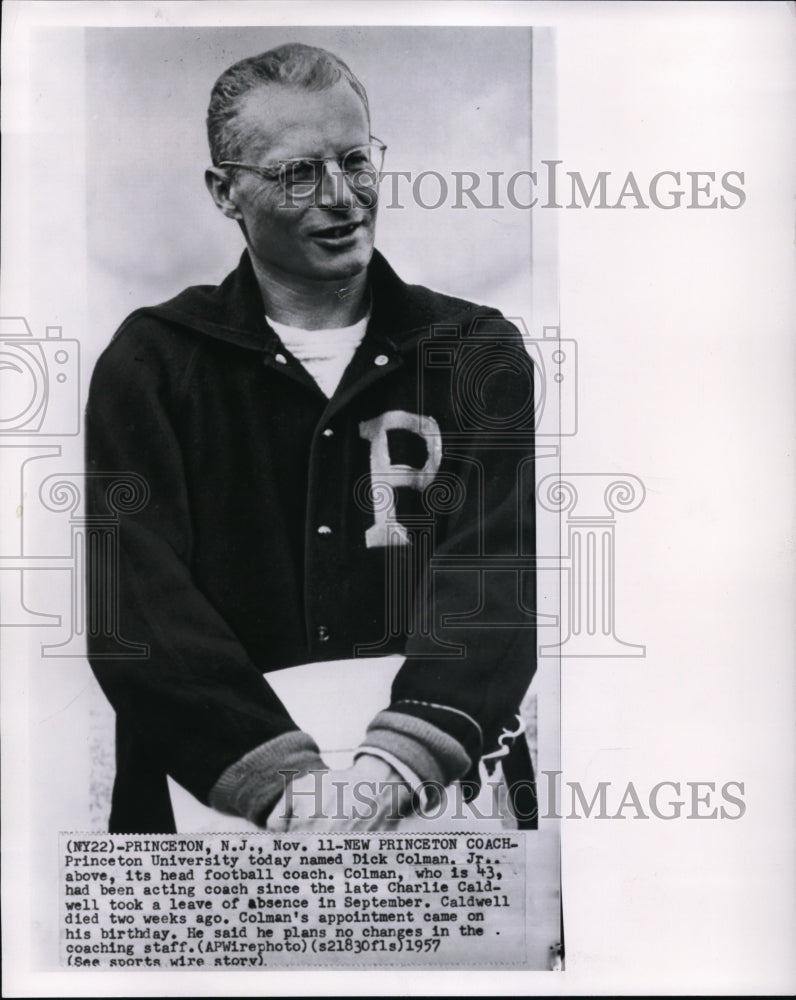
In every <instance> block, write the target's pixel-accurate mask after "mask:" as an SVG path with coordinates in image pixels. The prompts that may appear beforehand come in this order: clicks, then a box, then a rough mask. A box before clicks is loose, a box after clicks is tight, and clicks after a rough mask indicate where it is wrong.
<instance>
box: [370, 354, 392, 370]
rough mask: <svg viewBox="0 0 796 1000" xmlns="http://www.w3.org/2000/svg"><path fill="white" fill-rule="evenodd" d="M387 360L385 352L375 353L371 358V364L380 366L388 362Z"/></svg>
mask: <svg viewBox="0 0 796 1000" xmlns="http://www.w3.org/2000/svg"><path fill="white" fill-rule="evenodd" d="M389 360H390V359H389V358H388V357H387V355H386V354H377V355H376V357H375V358H374V359H373V364H374V365H378V366H379V367H381V366H382V365H386V364H388V362H389Z"/></svg>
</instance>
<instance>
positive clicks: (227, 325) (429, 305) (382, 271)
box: [141, 250, 477, 351]
mask: <svg viewBox="0 0 796 1000" xmlns="http://www.w3.org/2000/svg"><path fill="white" fill-rule="evenodd" d="M368 270H369V279H370V283H371V291H372V297H373V309H372V314H371V322H370V324H369V326H368V334H367V336H368V338H369V339H370V338H374V339H376V340H383V341H385V342H386V343H387V344H389V345H390V346H391V347H392V348H393V349H394V350H400V349H401V348H402V347H403V346H408V344H410V343H412V342H413V341H414V340H415V339H416V337H417V335H418V334H419V333H420V332H421V331H424V330H427V329H428V327H429V326H430V325H431V324H433V323H435V322H445V324H446V325H447V324H452V323H456V322H457V321H460V322H461V321H464V320H465V319H466V318H467V317H468V315H469V316H470V317H472V313H473V310H475V309H476V308H477V307H476V306H475V305H474V304H473V303H470V302H466V301H464V300H462V299H455V298H452V297H450V296H447V295H442V294H440V293H438V292H433V291H431V290H430V289H428V288H424V287H423V286H422V285H409V284H406V283H405V282H403V281H402V280H401V279H400V278H399V277H398V275H397V274H396V273H395V271H393V269H392V268H391V267H390V265H389V264H388V263H387V261H386V260H385V259H384V257H383V256H382V255H381V254H380V253H379V252H378V250H376V251H374V254H373V257H372V259H371V262H370V265H369V268H368ZM141 312H143V313H147V314H149V315H155V316H159V317H160V318H162V319H165V320H167V321H169V322H171V323H176V324H178V325H180V326H184V327H188V328H190V329H192V330H197V331H199V332H201V333H204V334H207V335H208V336H210V337H214V338H216V339H219V340H224V341H227V342H229V343H232V344H236V345H237V346H239V347H247V348H252V349H259V350H266V351H268V350H274V349H275V348H276V346H277V345H278V343H279V340H278V338H277V336H276V334H275V333H274V331H273V330H272V329H271V327H270V326H269V325H268V323H267V322H266V319H265V311H264V308H263V301H262V296H261V294H260V289H259V286H258V284H257V278H256V277H255V274H254V268H253V267H252V263H251V260H250V258H249V252H248V250H244V252H243V255H242V256H241V259H240V262H239V264H238V266H237V268H236V269H235V270H234V271H232V273H231V274H229V275H228V276H227V277H226V278H225V279H224V281H223V282H222V283H221V284H220V285H216V286H213V285H194V286H192V287H190V288H187V289H185V291H183V292H181V293H180V294H179V295H177V296H176V297H175V298H173V299H170V300H169V301H168V302H164V303H162V304H161V305H157V306H151V307H147V308H145V309H143V310H141Z"/></svg>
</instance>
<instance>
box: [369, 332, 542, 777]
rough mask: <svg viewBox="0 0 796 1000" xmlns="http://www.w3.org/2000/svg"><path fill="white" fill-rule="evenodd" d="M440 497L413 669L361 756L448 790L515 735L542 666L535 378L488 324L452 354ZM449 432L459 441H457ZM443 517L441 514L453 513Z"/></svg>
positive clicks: (518, 340) (412, 647)
mask: <svg viewBox="0 0 796 1000" xmlns="http://www.w3.org/2000/svg"><path fill="white" fill-rule="evenodd" d="M455 358H456V359H455V362H454V364H453V367H452V373H451V379H450V384H449V388H448V391H449V392H450V397H451V398H450V401H449V402H450V410H451V411H452V413H453V415H454V422H453V425H449V429H448V431H445V430H443V431H442V455H443V459H442V463H441V465H440V474H439V476H438V477H437V479H436V480H435V482H434V483H432V485H431V487H429V488H427V489H426V494H425V496H426V500H427V504H429V505H430V506H431V507H432V508H433V506H434V505H433V500H434V490H435V489H436V490H437V495H438V497H439V496H442V498H443V501H444V502H442V503H438V504H437V508H436V509H437V512H436V513H435V514H434V515H433V518H434V519H433V526H432V533H431V541H430V544H429V547H430V550H431V558H430V560H429V562H428V567H427V573H426V574H425V580H424V582H423V584H422V585H420V586H419V587H418V588H417V593H416V595H415V601H414V603H415V614H414V624H413V627H412V629H411V633H410V635H409V638H408V641H407V644H406V660H405V662H404V664H403V666H402V667H401V669H400V671H399V673H398V675H397V676H396V678H395V681H394V683H393V687H392V692H391V703H390V705H389V706H388V707H387V708H386V710H385V711H383V712H381V713H379V714H378V715H377V716H376V717H375V718H374V719H373V721H372V722H371V725H370V727H369V729H368V733H367V736H366V738H365V743H366V745H368V746H373V747H377V748H381V749H383V750H386V751H388V752H390V753H392V754H394V755H395V756H397V757H398V758H399V759H401V760H403V761H405V762H406V763H407V764H408V765H410V766H411V767H412V768H413V769H414V770H415V771H416V772H417V773H418V774H419V775H420V776H421V777H422V778H423V779H424V780H426V781H434V782H438V783H440V784H442V785H445V784H448V783H449V782H450V781H452V780H454V779H456V778H460V777H463V776H465V775H468V774H470V775H472V774H473V773H474V769H475V768H476V767H477V764H478V761H479V759H480V758H481V757H482V756H483V755H486V754H490V753H492V752H494V751H496V750H498V749H499V748H500V746H501V743H499V742H498V741H499V738H500V737H501V736H502V735H504V734H508V733H511V734H512V735H516V734H517V721H518V720H517V715H518V713H519V709H520V704H521V702H522V699H523V696H524V695H525V694H526V692H527V690H528V687H529V685H530V683H531V680H532V678H533V675H534V672H535V668H536V660H535V652H536V628H535V626H536V616H535V560H534V553H535V520H534V439H533V411H534V375H533V364H532V361H531V358H530V356H529V353H528V351H527V349H526V348H525V345H524V343H523V340H522V337H521V335H520V334H519V332H518V331H517V329H516V328H515V327H514V326H513V325H512V324H510V323H509V322H508V321H506V320H505V319H503V318H502V317H500V316H499V315H498V316H495V315H494V314H493V315H492V316H490V317H488V318H487V317H482V318H481V319H479V320H477V321H476V322H475V323H473V324H472V326H471V327H470V334H469V337H466V338H464V339H463V341H462V343H461V344H460V345H457V347H456V355H455ZM451 431H452V433H451ZM446 511H447V512H446Z"/></svg>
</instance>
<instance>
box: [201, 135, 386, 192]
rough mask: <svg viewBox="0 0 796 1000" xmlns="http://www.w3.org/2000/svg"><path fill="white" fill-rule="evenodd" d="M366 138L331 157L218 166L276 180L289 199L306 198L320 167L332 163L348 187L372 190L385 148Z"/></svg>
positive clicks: (320, 174) (226, 162) (315, 184)
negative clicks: (343, 176)
mask: <svg viewBox="0 0 796 1000" xmlns="http://www.w3.org/2000/svg"><path fill="white" fill-rule="evenodd" d="M370 139H371V141H370V142H366V143H363V144H362V145H361V146H354V147H353V148H352V149H348V150H346V151H345V152H344V153H338V154H337V155H335V156H324V157H310V156H301V157H296V158H294V159H290V160H276V161H275V162H273V163H266V164H263V165H262V166H256V165H255V164H251V163H238V162H237V161H235V160H222V161H221V162H220V163H219V164H218V166H219V167H231V168H232V169H234V170H250V171H251V172H252V173H255V174H257V175H258V176H260V177H262V178H263V180H266V181H278V182H279V183H280V184H281V185H282V188H283V190H284V191H285V194H287V195H289V196H290V197H291V198H309V197H312V195H313V194H314V193H315V192H316V191H317V189H318V185H319V184H320V182H321V179H322V177H323V170H324V166H325V165H326V164H327V163H336V164H337V165H338V166H339V167H340V170H341V171H342V173H343V174H345V176H346V179H347V180H348V183H349V184H351V185H352V187H354V188H355V189H358V190H363V191H364V190H367V189H371V190H372V189H373V188H374V187H375V185H376V183H377V182H378V178H379V175H380V173H381V168H382V166H383V165H384V153H385V152H386V150H387V147H386V146H385V145H384V143H383V142H382V141H381V139H377V138H376V136H375V135H372V136H371V137H370Z"/></svg>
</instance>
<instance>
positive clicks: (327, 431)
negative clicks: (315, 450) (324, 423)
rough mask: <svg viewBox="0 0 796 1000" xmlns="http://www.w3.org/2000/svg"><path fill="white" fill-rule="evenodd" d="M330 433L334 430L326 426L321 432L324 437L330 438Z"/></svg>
mask: <svg viewBox="0 0 796 1000" xmlns="http://www.w3.org/2000/svg"><path fill="white" fill-rule="evenodd" d="M332 434H334V431H333V430H332V428H331V427H327V428H326V430H325V431H324V432H323V436H324V437H325V438H330V437H331V436H332Z"/></svg>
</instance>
